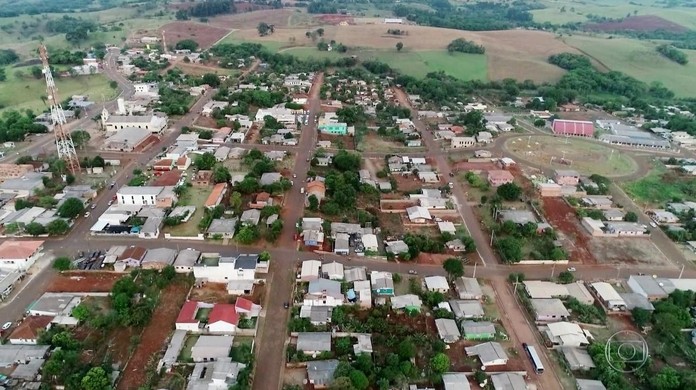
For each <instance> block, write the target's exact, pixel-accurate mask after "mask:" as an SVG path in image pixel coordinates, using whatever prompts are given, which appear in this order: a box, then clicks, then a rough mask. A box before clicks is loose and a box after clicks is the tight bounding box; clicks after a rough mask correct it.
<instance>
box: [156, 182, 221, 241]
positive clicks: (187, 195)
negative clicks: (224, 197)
mask: <svg viewBox="0 0 696 390" xmlns="http://www.w3.org/2000/svg"><path fill="white" fill-rule="evenodd" d="M211 191H212V187H209V186H201V187H198V186H193V187H188V188H187V189H186V191H184V193H183V194H182V195H181V197H180V198H179V202H178V203H177V206H195V207H196V211H195V212H194V213H193V216H191V219H189V221H188V222H185V223H181V224H179V225H176V226H168V227H165V228H164V232H165V233H170V234H172V235H173V236H195V235H197V234H199V233H200V230H199V228H198V223H199V222H200V221H201V219H203V216H204V215H205V210H204V209H205V207H204V206H205V201H206V200H207V199H208V195H210V192H211Z"/></svg>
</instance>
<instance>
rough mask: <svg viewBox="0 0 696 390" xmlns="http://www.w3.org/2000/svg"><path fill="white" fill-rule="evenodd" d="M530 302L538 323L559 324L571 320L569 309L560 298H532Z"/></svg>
mask: <svg viewBox="0 0 696 390" xmlns="http://www.w3.org/2000/svg"><path fill="white" fill-rule="evenodd" d="M529 301H530V302H531V304H532V309H533V310H534V318H535V320H536V321H538V322H557V321H565V320H567V319H568V318H570V313H569V312H568V309H566V307H565V306H564V305H563V302H562V301H561V300H560V299H558V298H532V299H530V300H529Z"/></svg>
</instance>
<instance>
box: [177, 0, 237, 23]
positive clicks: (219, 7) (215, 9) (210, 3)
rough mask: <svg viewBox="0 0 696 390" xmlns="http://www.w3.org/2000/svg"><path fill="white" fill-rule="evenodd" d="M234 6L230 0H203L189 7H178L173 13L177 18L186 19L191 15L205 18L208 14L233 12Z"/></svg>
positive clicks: (234, 10)
mask: <svg viewBox="0 0 696 390" xmlns="http://www.w3.org/2000/svg"><path fill="white" fill-rule="evenodd" d="M235 12H236V8H235V6H234V4H233V3H232V1H230V0H205V1H203V2H200V3H196V4H195V5H193V6H192V7H191V8H188V9H180V10H178V11H176V14H175V15H174V16H175V17H176V19H177V20H188V19H189V18H191V17H196V18H205V17H208V16H215V15H222V14H233V13H235Z"/></svg>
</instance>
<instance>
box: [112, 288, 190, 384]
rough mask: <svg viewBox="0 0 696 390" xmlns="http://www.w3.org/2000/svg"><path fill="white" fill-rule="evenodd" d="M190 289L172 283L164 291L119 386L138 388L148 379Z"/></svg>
mask: <svg viewBox="0 0 696 390" xmlns="http://www.w3.org/2000/svg"><path fill="white" fill-rule="evenodd" d="M188 290H189V286H188V285H187V284H185V283H181V282H179V283H174V284H171V285H169V286H167V287H166V288H165V289H164V290H162V292H161V296H160V304H159V305H158V306H157V308H156V309H155V312H154V313H153V314H152V318H151V319H150V323H149V324H148V326H147V327H146V328H145V330H144V331H143V333H142V335H141V337H140V342H139V343H138V347H137V349H136V350H135V353H134V354H133V356H132V357H131V359H130V360H129V361H128V364H127V365H126V367H125V369H124V370H123V377H122V378H121V380H120V381H119V383H118V387H117V388H118V389H123V390H129V389H137V388H138V386H140V385H142V384H143V383H144V382H145V375H146V373H147V369H148V366H150V365H152V364H156V363H157V358H158V353H159V352H160V351H161V350H162V348H163V347H164V343H165V341H167V338H168V337H169V333H170V330H171V329H172V327H173V324H174V321H176V317H177V316H178V315H179V310H180V309H181V305H183V303H184V300H185V299H186V294H187V293H188Z"/></svg>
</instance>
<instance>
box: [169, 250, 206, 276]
mask: <svg viewBox="0 0 696 390" xmlns="http://www.w3.org/2000/svg"><path fill="white" fill-rule="evenodd" d="M200 257H201V252H200V251H197V250H195V249H191V248H188V249H183V250H180V251H179V253H178V254H177V256H176V259H174V270H175V271H176V272H179V273H185V274H187V273H189V272H193V265H194V264H196V262H197V261H198V259H199V258H200Z"/></svg>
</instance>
